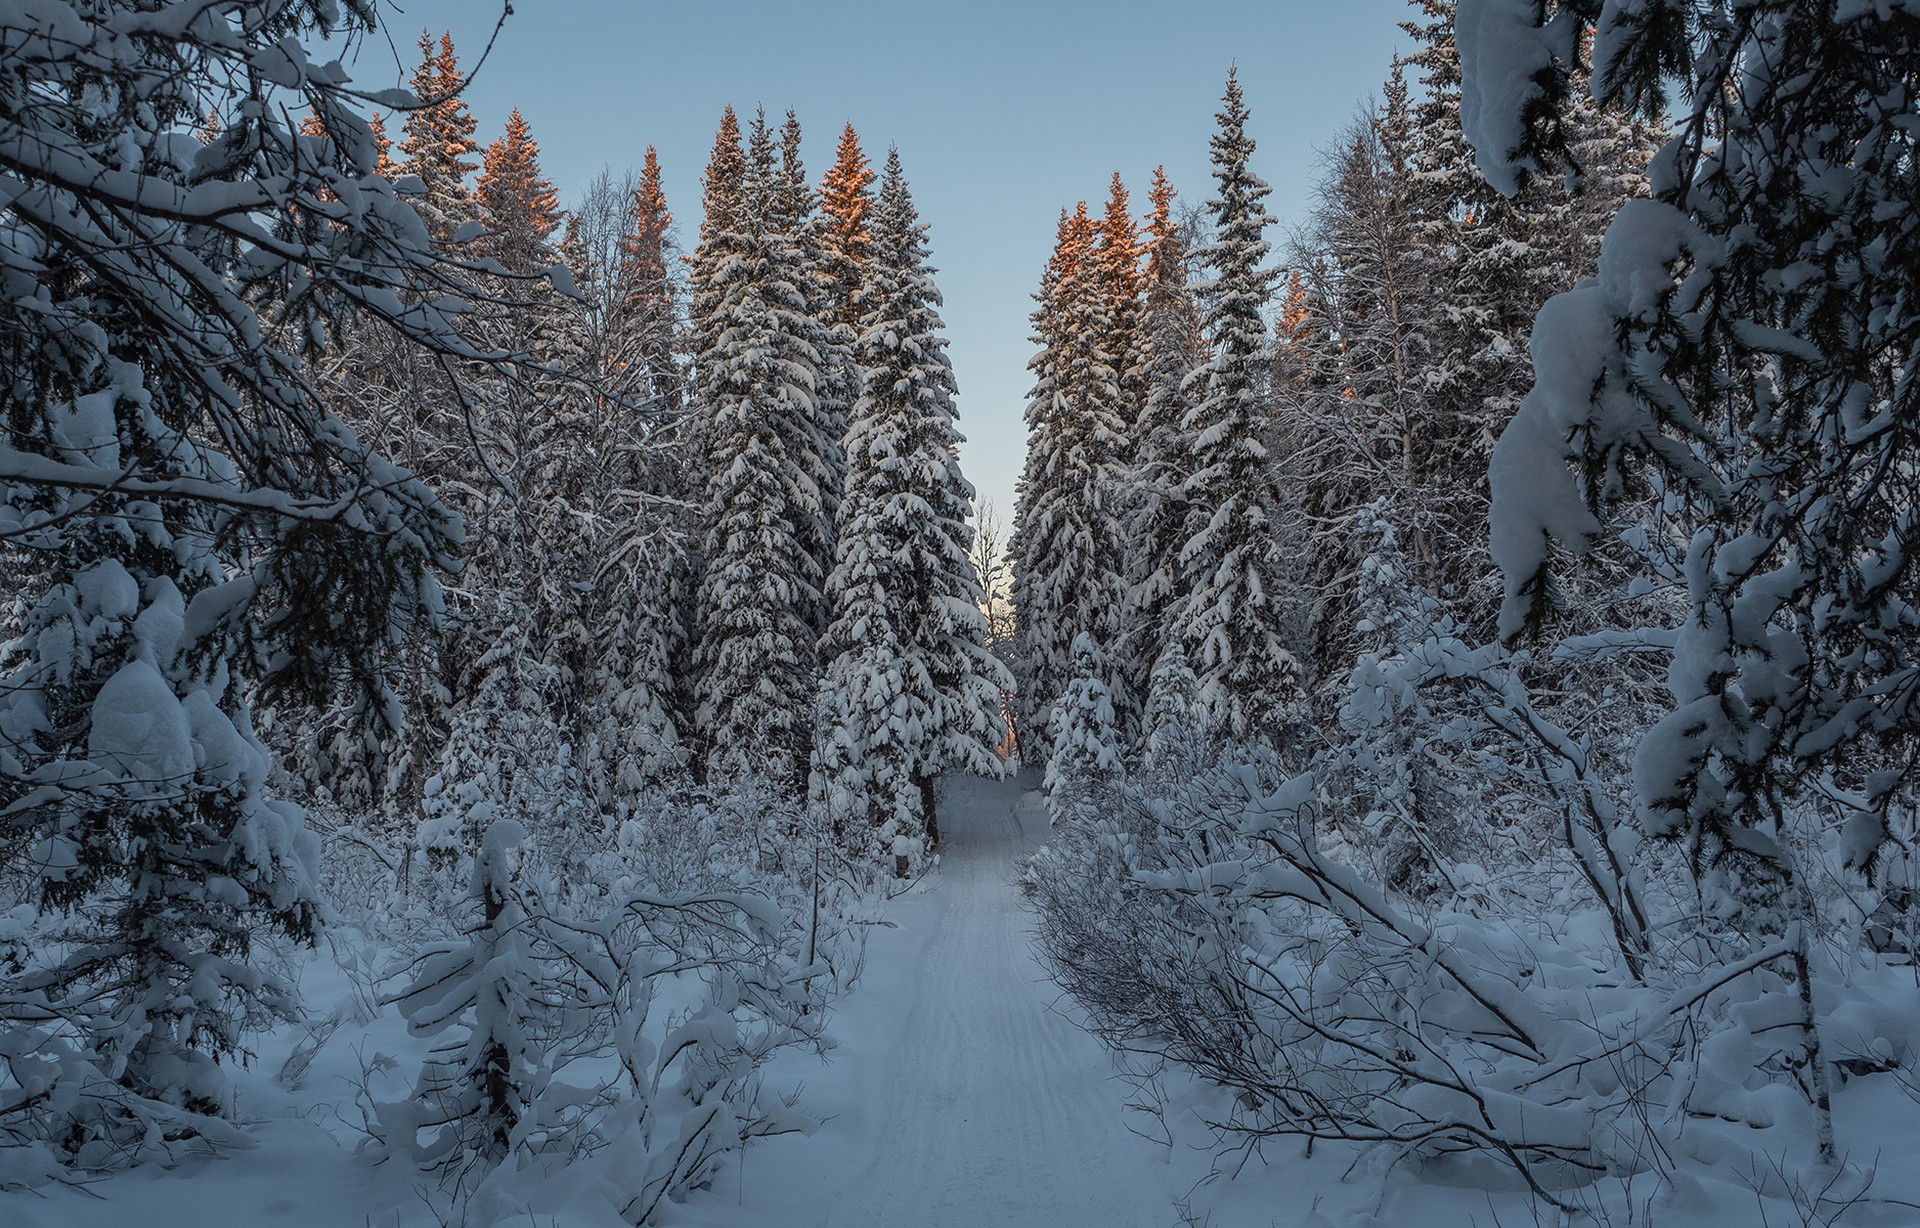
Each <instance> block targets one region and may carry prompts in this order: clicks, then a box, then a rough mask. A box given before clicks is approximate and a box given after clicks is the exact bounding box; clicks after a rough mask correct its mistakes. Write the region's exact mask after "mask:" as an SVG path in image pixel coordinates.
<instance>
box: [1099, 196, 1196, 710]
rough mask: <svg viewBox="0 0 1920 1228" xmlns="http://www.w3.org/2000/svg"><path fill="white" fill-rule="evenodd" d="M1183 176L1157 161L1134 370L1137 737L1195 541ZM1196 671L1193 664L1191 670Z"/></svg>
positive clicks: (1126, 633) (1133, 682) (1129, 615)
mask: <svg viewBox="0 0 1920 1228" xmlns="http://www.w3.org/2000/svg"><path fill="white" fill-rule="evenodd" d="M1174 195H1175V193H1174V189H1173V185H1172V184H1170V183H1168V182H1167V176H1166V168H1164V167H1155V168H1154V173H1153V187H1152V189H1151V191H1150V192H1149V194H1148V200H1149V201H1150V202H1151V203H1152V209H1151V211H1150V212H1149V213H1148V215H1147V225H1146V231H1147V242H1146V257H1147V264H1146V271H1145V274H1144V276H1143V278H1142V280H1143V283H1144V290H1143V295H1142V306H1141V315H1140V326H1139V332H1138V343H1137V344H1136V345H1135V347H1134V353H1135V359H1134V371H1133V374H1132V376H1131V379H1130V381H1129V382H1130V383H1131V384H1132V385H1133V386H1134V387H1135V388H1137V389H1139V391H1140V397H1141V399H1140V402H1139V405H1138V409H1137V414H1136V417H1135V418H1134V421H1133V428H1132V441H1131V444H1132V446H1131V447H1130V448H1129V450H1128V457H1129V464H1128V466H1127V476H1126V504H1125V511H1124V515H1125V534H1126V540H1127V543H1128V555H1127V559H1128V577H1127V579H1128V583H1127V589H1126V602H1127V604H1126V614H1125V617H1124V619H1123V620H1122V629H1121V636H1120V643H1119V647H1118V648H1117V649H1116V653H1115V655H1116V656H1117V658H1118V660H1117V662H1116V672H1118V673H1119V674H1120V676H1121V677H1122V678H1124V679H1125V680H1126V684H1127V686H1128V688H1129V689H1130V690H1131V691H1132V692H1133V694H1134V695H1136V696H1138V697H1139V706H1140V709H1141V711H1142V714H1143V716H1142V720H1143V722H1144V723H1143V725H1142V727H1141V729H1140V730H1139V731H1138V732H1139V738H1137V739H1136V741H1138V740H1141V739H1145V738H1147V737H1149V736H1150V735H1151V730H1152V728H1153V727H1154V721H1153V720H1152V718H1151V717H1150V716H1149V715H1147V714H1148V712H1149V710H1150V709H1152V708H1153V707H1154V706H1155V700H1154V678H1155V676H1156V671H1157V670H1158V669H1159V665H1158V663H1159V661H1160V658H1161V657H1162V656H1163V655H1164V653H1165V650H1166V649H1167V647H1168V645H1169V644H1170V643H1171V642H1172V641H1173V640H1175V639H1177V638H1178V637H1176V636H1170V635H1169V634H1168V632H1169V626H1168V623H1169V621H1170V616H1171V613H1172V610H1173V608H1174V606H1175V605H1176V604H1177V601H1178V596H1179V593H1180V591H1181V588H1180V551H1181V548H1182V547H1184V546H1185V545H1186V542H1187V532H1186V530H1187V512H1186V505H1185V503H1184V501H1183V497H1182V494H1181V492H1182V490H1183V489H1184V487H1185V486H1186V482H1187V477H1188V475H1189V472H1190V469H1189V466H1190V464H1191V460H1190V458H1189V456H1188V453H1187V447H1186V436H1185V434H1184V428H1183V426H1182V423H1183V422H1184V421H1185V419H1186V416H1187V412H1188V411H1189V410H1190V409H1191V408H1192V403H1191V402H1190V401H1189V400H1188V398H1187V379H1188V377H1189V376H1190V375H1191V374H1192V373H1193V370H1194V367H1195V366H1196V364H1197V362H1198V356H1199V352H1200V310H1199V307H1198V306H1197V304H1196V303H1195V302H1194V298H1193V291H1192V288H1191V287H1190V286H1189V284H1188V268H1187V264H1188V253H1187V250H1186V244H1185V242H1184V240H1183V238H1182V236H1181V231H1180V226H1179V224H1178V222H1177V221H1176V220H1175V219H1174V217H1173V198H1174ZM1189 672H1191V671H1189Z"/></svg>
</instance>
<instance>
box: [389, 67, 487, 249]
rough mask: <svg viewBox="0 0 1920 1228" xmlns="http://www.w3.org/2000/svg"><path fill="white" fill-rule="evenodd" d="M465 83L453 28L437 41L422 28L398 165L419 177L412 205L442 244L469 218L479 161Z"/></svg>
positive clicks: (471, 214)
mask: <svg viewBox="0 0 1920 1228" xmlns="http://www.w3.org/2000/svg"><path fill="white" fill-rule="evenodd" d="M466 84H467V82H466V78H465V77H464V76H462V75H461V72H460V62H459V58H458V57H457V56H456V55H455V54H454V50H453V32H452V31H446V32H444V33H442V34H441V35H440V38H439V40H438V42H437V43H436V41H435V40H434V37H433V35H432V34H430V33H428V32H427V31H426V30H424V29H423V30H421V31H420V64H419V66H418V67H416V68H415V69H414V70H413V80H412V82H411V85H412V90H413V96H414V100H415V102H416V103H417V104H418V105H417V106H414V107H412V108H410V109H408V110H407V113H406V119H405V120H404V121H402V124H401V129H402V132H403V135H402V137H401V139H400V153H401V157H400V164H399V170H400V173H401V174H402V175H412V176H415V177H417V178H418V179H419V180H420V183H421V194H420V196H419V197H417V198H416V199H415V201H414V208H415V209H416V210H417V211H418V212H419V214H420V220H421V221H423V222H425V223H426V224H427V231H428V233H429V234H431V235H432V236H433V238H434V241H435V242H437V243H443V244H444V243H449V242H451V241H452V240H453V238H454V236H455V235H456V234H457V233H459V230H460V227H461V226H462V225H463V224H465V223H466V222H468V221H470V220H472V218H473V195H472V193H471V192H469V191H468V189H467V176H469V175H471V174H473V172H474V171H475V169H477V167H478V163H476V162H474V161H472V160H471V159H472V158H473V156H474V155H475V154H477V153H479V152H480V145H479V143H478V142H477V141H475V140H474V139H473V134H474V131H475V128H476V125H475V123H474V119H473V113H472V112H471V111H469V110H467V104H466V102H465V101H464V100H463V99H462V98H461V97H460V95H461V91H463V90H464V89H465V88H466Z"/></svg>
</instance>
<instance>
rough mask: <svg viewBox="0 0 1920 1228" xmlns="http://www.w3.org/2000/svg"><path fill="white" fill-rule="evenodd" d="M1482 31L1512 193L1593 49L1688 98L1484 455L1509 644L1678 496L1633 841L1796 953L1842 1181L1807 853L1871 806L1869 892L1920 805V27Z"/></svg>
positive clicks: (1614, 79) (1561, 23)
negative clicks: (1624, 527)
mask: <svg viewBox="0 0 1920 1228" xmlns="http://www.w3.org/2000/svg"><path fill="white" fill-rule="evenodd" d="M1462 9H1463V11H1462V13H1461V14H1460V23H1459V24H1460V28H1461V30H1462V32H1463V35H1465V36H1466V37H1464V38H1463V45H1462V59H1463V62H1464V64H1465V67H1466V73H1467V89H1468V93H1467V100H1468V102H1469V104H1470V105H1469V107H1468V109H1467V113H1466V117H1465V118H1466V121H1467V125H1468V130H1469V135H1470V136H1471V137H1472V139H1473V143H1474V147H1475V149H1476V150H1477V151H1478V154H1479V160H1480V165H1481V167H1482V169H1483V170H1484V171H1485V172H1486V174H1487V176H1488V178H1489V180H1490V182H1492V183H1493V184H1494V185H1495V186H1497V187H1499V188H1501V189H1502V190H1503V191H1507V192H1513V191H1516V190H1518V189H1519V188H1520V187H1521V186H1522V184H1523V182H1524V180H1525V179H1526V178H1527V177H1528V175H1530V174H1532V173H1535V172H1538V171H1540V170H1542V169H1544V168H1546V167H1548V166H1551V165H1552V164H1553V162H1554V159H1555V157H1556V155H1557V154H1559V153H1561V152H1562V151H1561V150H1560V149H1558V148H1557V145H1558V144H1559V141H1558V139H1557V138H1558V133H1557V131H1556V126H1555V124H1554V122H1553V120H1554V118H1555V117H1556V115H1557V114H1558V113H1559V111H1560V109H1561V108H1562V106H1563V105H1564V101H1565V99H1564V95H1565V91H1566V88H1567V83H1568V77H1569V70H1568V66H1569V64H1570V63H1571V61H1572V59H1573V55H1574V49H1575V48H1576V47H1577V46H1578V36H1579V35H1580V34H1582V33H1584V30H1585V28H1586V27H1588V26H1592V25H1595V24H1596V23H1597V29H1596V30H1595V34H1594V41H1593V45H1592V57H1593V76H1592V82H1593V84H1592V88H1593V92H1594V94H1595V96H1596V97H1597V98H1598V99H1600V100H1601V101H1603V102H1604V101H1618V102H1622V103H1624V104H1626V105H1627V106H1629V107H1631V108H1633V109H1635V110H1638V111H1641V112H1642V113H1654V112H1658V111H1659V110H1660V109H1662V108H1663V107H1664V106H1665V105H1666V94H1665V88H1666V82H1667V81H1669V80H1670V79H1672V78H1673V77H1676V76H1677V77H1679V78H1680V79H1681V80H1682V81H1683V82H1684V83H1685V87H1686V92H1685V95H1684V97H1685V99H1686V102H1685V104H1684V107H1683V109H1682V111H1681V113H1680V114H1679V116H1678V119H1677V131H1676V133H1675V135H1674V137H1673V139H1672V140H1671V141H1669V143H1668V144H1667V146H1666V147H1665V148H1664V149H1663V150H1662V151H1661V153H1660V155H1659V157H1658V158H1657V159H1656V160H1655V162H1654V166H1653V172H1652V177H1653V191H1654V195H1653V199H1652V200H1649V201H1636V202H1631V203H1629V204H1628V205H1627V206H1625V207H1624V208H1623V209H1622V210H1621V211H1620V214H1619V216H1618V217H1617V218H1616V220H1615V221H1614V223H1613V226H1612V227H1611V229H1609V231H1608V233H1607V236H1606V240H1605V242H1604V245H1603V247H1602V250H1601V257H1600V274H1599V277H1598V278H1597V279H1596V280H1594V281H1592V282H1588V283H1586V284H1583V285H1582V286H1581V287H1579V288H1578V289H1576V290H1573V291H1571V292H1569V293H1567V294H1563V295H1560V296H1558V297H1556V298H1554V299H1553V300H1552V301H1551V302H1549V303H1548V304H1547V306H1546V307H1545V308H1543V309H1542V310H1541V312H1540V316H1539V319H1538V320H1537V321H1536V323H1535V325H1534V332H1533V356H1534V365H1535V370H1536V376H1537V379H1536V383H1535V384H1534V387H1533V390H1532V392H1530V393H1529V394H1528V396H1527V398H1526V400H1525V401H1524V402H1523V404H1522V405H1521V408H1520V412H1519V414H1518V415H1517V416H1516V417H1515V419H1514V421H1513V423H1512V424H1511V425H1510V426H1509V427H1508V428H1507V430H1506V432H1505V433H1504V434H1503V435H1502V436H1501V438H1500V443H1499V446H1498V448H1497V450H1496V451H1495V454H1494V467H1493V489H1494V523H1493V548H1494V554H1495V558H1496V560H1497V561H1498V563H1499V564H1500V567H1501V570H1502V571H1503V572H1504V573H1505V576H1506V581H1507V588H1506V602H1505V605H1504V606H1503V608H1502V612H1501V622H1500V627H1501V632H1502V634H1503V635H1505V636H1507V637H1509V638H1513V639H1517V638H1520V637H1522V636H1524V635H1526V634H1527V633H1528V632H1529V631H1532V630H1533V629H1535V628H1537V627H1538V626H1539V625H1540V623H1541V620H1542V618H1543V616H1544V614H1545V612H1546V609H1547V604H1548V596H1549V588H1548V573H1549V566H1550V564H1551V562H1552V557H1553V552H1552V545H1553V543H1554V542H1556V541H1557V542H1560V543H1563V544H1564V545H1566V546H1568V547H1569V548H1571V549H1574V550H1576V551H1578V550H1581V549H1583V548H1585V547H1586V546H1587V545H1588V544H1589V543H1591V542H1592V541H1593V540H1594V539H1595V538H1596V537H1597V536H1598V535H1599V533H1600V531H1601V520H1600V517H1601V515H1602V514H1603V513H1604V512H1606V511H1607V510H1608V509H1609V507H1610V506H1612V505H1615V504H1617V503H1618V501H1619V500H1620V499H1621V498H1622V496H1623V495H1625V494H1626V493H1628V492H1629V490H1630V489H1631V487H1630V485H1629V482H1628V478H1629V477H1630V476H1631V475H1632V474H1633V472H1634V470H1635V468H1636V466H1644V467H1645V468H1646V469H1647V470H1650V471H1651V473H1652V474H1653V475H1654V476H1655V477H1656V478H1657V480H1658V481H1660V482H1661V483H1663V484H1664V487H1665V489H1666V491H1667V492H1668V493H1667V499H1668V502H1669V503H1670V504H1671V505H1673V506H1674V507H1676V508H1677V509H1679V510H1680V512H1681V514H1682V515H1683V517H1684V520H1683V524H1684V525H1685V527H1687V528H1690V529H1691V531H1692V539H1691V541H1690V542H1689V543H1688V545H1687V547H1686V557H1685V562H1684V569H1683V573H1682V574H1683V575H1684V577H1685V580H1686V590H1687V598H1688V609H1687V611H1686V614H1685V618H1684V620H1683V622H1682V625H1681V626H1680V628H1679V633H1678V638H1677V642H1676V644H1675V647H1674V650H1673V653H1672V659H1671V663H1670V665H1669V669H1668V688H1669V690H1670V691H1671V694H1672V709H1671V711H1670V712H1669V713H1668V714H1667V715H1666V716H1665V717H1664V719H1662V720H1661V721H1660V722H1659V723H1658V724H1657V725H1655V726H1654V728H1653V729H1651V730H1649V731H1648V733H1647V735H1646V737H1645V738H1644V739H1643V741H1642V742H1641V745H1640V749H1639V752H1638V755H1637V757H1636V760H1635V765H1634V785H1635V791H1636V793H1637V795H1638V799H1639V803H1640V809H1641V821H1642V824H1643V825H1644V826H1645V828H1646V829H1647V830H1648V831H1649V832H1650V833H1652V834H1653V835H1656V836H1662V837H1668V838H1671V839H1674V840H1677V841H1679V842H1681V844H1682V845H1683V847H1684V848H1686V850H1687V851H1688V853H1689V855H1690V857H1691V860H1692V863H1693V865H1694V868H1695V869H1696V871H1697V873H1698V874H1699V876H1700V879H1701V882H1702V885H1703V887H1704V888H1705V889H1706V892H1707V899H1708V901H1709V904H1710V907H1712V909H1713V910H1714V911H1715V912H1716V913H1718V914H1725V915H1731V916H1732V917H1734V918H1737V919H1738V920H1739V922H1740V923H1741V925H1742V927H1743V928H1746V929H1747V930H1749V932H1753V933H1755V934H1756V945H1761V944H1764V943H1766V942H1767V941H1769V939H1770V938H1771V936H1773V935H1782V934H1784V935H1786V936H1787V937H1788V939H1789V940H1790V942H1791V945H1792V946H1793V947H1794V957H1793V963H1794V968H1793V979H1794V981H1795V983H1796V984H1797V987H1798V993H1799V997H1800V1005H1801V1012H1800V1022H1801V1023H1802V1025H1803V1026H1804V1027H1805V1029H1806V1036H1807V1050H1808V1053H1807V1058H1808V1068H1809V1071H1810V1074H1811V1083H1812V1086H1811V1088H1810V1089H1809V1094H1810V1098H1811V1099H1812V1101H1813V1102H1814V1104H1815V1106H1816V1108H1817V1110H1818V1111H1819V1113H1818V1120H1819V1123H1820V1126H1821V1138H1820V1143H1821V1151H1822V1154H1823V1156H1824V1157H1825V1158H1827V1159H1829V1160H1830V1159H1831V1158H1832V1156H1833V1136H1832V1127H1831V1123H1830V1121H1829V1119H1828V1117H1827V1112H1826V1109H1827V1083H1826V1080H1827V1063H1826V1061H1825V1060H1824V1059H1823V1058H1822V1056H1821V1053H1820V1046H1819V1037H1818V1033H1817V1032H1816V1031H1815V1029H1814V1027H1813V1004H1812V1001H1811V995H1812V991H1813V987H1812V983H1811V968H1810V966H1809V965H1810V958H1809V947H1810V944H1811V942H1812V940H1813V935H1812V933H1811V932H1810V931H1811V928H1812V924H1813V921H1814V918H1813V915H1812V907H1811V900H1810V895H1809V891H1810V888H1809V884H1808V881H1807V873H1808V872H1807V870H1806V869H1805V868H1803V867H1802V865H1801V864H1800V854H1799V853H1798V852H1797V851H1796V849H1797V848H1798V847H1800V845H1801V842H1802V841H1804V840H1806V839H1807V838H1808V835H1809V833H1808V831H1807V826H1808V824H1809V823H1810V822H1811V815H1810V807H1809V806H1808V804H1807V794H1808V791H1809V789H1810V787H1811V785H1812V782H1813V781H1815V780H1816V779H1819V780H1823V781H1825V782H1826V784H1825V786H1824V787H1825V788H1826V789H1827V790H1829V791H1830V792H1833V793H1837V794H1839V795H1841V796H1847V797H1850V799H1851V801H1850V804H1849V807H1848V808H1849V810H1850V811H1851V817H1850V818H1849V819H1848V820H1847V821H1846V823H1845V824H1844V826H1843V827H1842V828H1841V829H1840V830H1839V831H1837V832H1821V833H1820V836H1821V837H1822V838H1824V839H1826V840H1838V842H1839V845H1840V849H1841V851H1842V852H1843V853H1844V854H1845V856H1846V857H1847V858H1848V859H1849V860H1851V861H1853V862H1855V863H1856V864H1863V865H1864V864H1869V863H1871V862H1872V860H1873V858H1874V856H1875V854H1876V853H1878V852H1879V850H1880V849H1881V848H1882V846H1883V845H1884V844H1885V842H1886V841H1887V839H1888V835H1889V832H1888V828H1887V816H1888V815H1889V813H1890V811H1891V809H1892V807H1893V805H1894V802H1895V799H1896V798H1898V797H1899V796H1901V795H1903V794H1906V793H1909V792H1910V790H1911V788H1912V784H1913V777H1912V773H1913V766H1912V765H1913V764H1914V762H1915V758H1914V755H1913V748H1914V732H1915V726H1916V722H1915V716H1914V710H1913V704H1912V696H1913V693H1914V683H1915V680H1916V679H1917V678H1920V636H1916V634H1915V631H1914V628H1915V627H1917V626H1920V618H1917V617H1916V612H1915V609H1914V607H1913V604H1912V601H1911V593H1912V591H1913V576H1914V572H1913V567H1914V564H1913V561H1912V553H1911V551H1910V549H1909V548H1908V546H1907V542H1908V540H1909V539H1910V537H1911V536H1912V533H1913V531H1914V525H1915V517H1916V516H1917V515H1920V512H1917V511H1916V507H1917V506H1920V500H1916V497H1915V496H1916V491H1915V487H1914V481H1913V474H1914V473H1915V472H1916V471H1917V470H1916V455H1915V453H1916V447H1917V446H1920V428H1917V427H1916V424H1920V404H1916V397H1920V384H1917V383H1916V381H1915V379H1914V370H1913V367H1914V363H1915V361H1916V359H1915V355H1916V345H1915V335H1916V322H1915V314H1914V308H1913V303H1914V302H1915V294H1916V290H1917V289H1920V287H1916V284H1915V283H1916V278H1920V242H1917V241H1916V232H1915V229H1914V219H1915V208H1914V201H1915V188H1914V179H1913V175H1914V167H1915V164H1916V163H1915V149H1914V133H1913V130H1912V114H1913V100H1914V98H1915V97H1916V93H1917V92H1920V17H1916V15H1915V14H1914V13H1912V12H1911V11H1909V10H1908V9H1907V7H1906V6H1904V5H1902V6H1882V7H1873V6H1858V5H1846V4H1838V3H1828V2H1821V3H1812V4H1805V3H1787V2H1785V0H1771V2H1762V3H1755V4H1749V5H1744V6H1741V7H1739V8H1738V9H1737V10H1735V11H1732V12H1728V11H1725V10H1723V9H1721V8H1720V7H1719V6H1717V5H1709V4H1701V3H1693V2H1691V0H1663V2H1662V3H1658V4H1654V5H1649V6H1645V7H1644V8H1642V9H1639V10H1635V11H1634V12H1633V13H1631V14H1627V13H1615V12H1614V11H1613V10H1612V9H1608V10H1607V12H1606V13H1605V14H1603V13H1602V12H1601V10H1600V7H1599V6H1598V5H1596V4H1591V3H1579V4H1569V5H1563V6H1562V7H1561V8H1560V9H1559V10H1558V13H1557V15H1556V16H1555V17H1554V19H1553V21H1552V23H1551V24H1548V25H1542V24H1541V23H1542V20H1543V16H1544V15H1543V14H1542V13H1541V12H1540V11H1539V7H1538V6H1533V5H1525V4H1513V3H1488V2H1486V0H1480V2H1477V3H1469V4H1463V5H1462Z"/></svg>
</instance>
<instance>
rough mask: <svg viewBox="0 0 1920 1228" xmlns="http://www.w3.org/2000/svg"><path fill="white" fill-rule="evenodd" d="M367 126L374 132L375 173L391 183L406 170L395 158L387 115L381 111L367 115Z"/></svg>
mask: <svg viewBox="0 0 1920 1228" xmlns="http://www.w3.org/2000/svg"><path fill="white" fill-rule="evenodd" d="M367 128H368V129H369V130H370V131H371V132H372V133H373V173H374V174H376V175H378V176H380V177H381V178H382V179H385V180H387V181H388V182H389V183H391V182H392V181H393V180H395V179H398V178H399V177H400V176H401V175H402V174H403V173H404V172H402V171H401V169H400V164H399V163H398V162H396V161H394V158H393V141H392V140H391V139H389V138H388V136H387V117H386V115H385V114H383V113H382V112H379V111H375V112H374V113H373V114H371V115H369V116H367Z"/></svg>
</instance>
